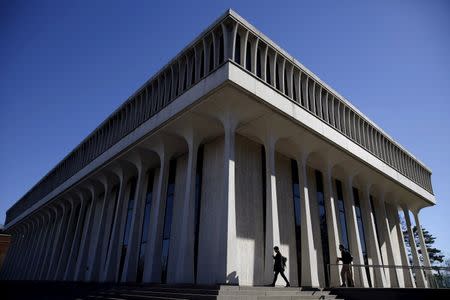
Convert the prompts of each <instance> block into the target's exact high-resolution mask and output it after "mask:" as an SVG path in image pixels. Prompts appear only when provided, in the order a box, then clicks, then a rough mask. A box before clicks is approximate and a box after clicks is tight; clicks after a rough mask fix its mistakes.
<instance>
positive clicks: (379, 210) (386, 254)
mask: <svg viewBox="0 0 450 300" xmlns="http://www.w3.org/2000/svg"><path fill="white" fill-rule="evenodd" d="M376 200H377V201H375V203H374V209H375V216H376V219H377V222H378V226H379V227H378V230H379V232H378V234H379V235H380V241H381V255H382V258H383V265H390V266H395V265H396V262H395V259H394V251H393V246H392V242H391V233H390V232H391V231H390V228H389V220H388V218H387V215H386V208H385V204H384V197H381V198H380V199H376ZM384 274H385V276H386V287H399V286H398V281H397V272H396V269H394V268H385V269H384Z"/></svg>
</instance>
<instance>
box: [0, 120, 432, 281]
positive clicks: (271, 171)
mask: <svg viewBox="0 0 450 300" xmlns="http://www.w3.org/2000/svg"><path fill="white" fill-rule="evenodd" d="M222 123H223V125H224V130H225V136H224V138H225V142H224V152H223V153H224V168H223V170H224V171H223V172H224V173H223V180H224V183H223V188H224V190H223V191H222V192H221V193H222V195H223V200H224V201H225V203H226V207H227V211H226V212H224V213H226V220H227V222H226V226H224V227H223V230H224V231H223V236H225V237H226V243H225V244H224V245H223V247H221V251H222V255H221V257H226V272H225V273H224V277H223V278H222V279H221V280H220V281H221V282H227V283H237V282H233V279H227V278H226V274H229V273H232V272H233V271H235V270H237V269H238V266H237V265H236V264H237V261H238V260H236V257H237V256H238V253H236V251H237V249H236V246H235V245H236V241H237V235H236V212H235V208H236V194H235V193H236V188H235V178H236V176H235V168H236V166H235V130H236V126H237V122H235V121H233V119H232V118H228V119H227V118H224V119H223V120H222ZM187 141H188V148H189V152H188V164H187V165H188V167H187V176H186V187H187V188H186V191H185V195H184V197H183V208H184V210H185V211H187V212H189V213H185V214H183V217H182V221H181V222H182V226H181V228H182V230H183V231H184V232H182V233H181V234H180V237H181V242H180V247H179V249H178V250H177V251H179V255H178V256H177V260H178V261H177V265H178V266H180V272H179V275H178V276H177V278H176V280H177V281H178V282H193V280H194V274H193V272H194V266H193V258H192V249H190V248H192V247H191V244H190V243H189V239H190V238H191V237H192V234H193V233H192V226H190V224H193V222H194V220H193V214H192V211H193V203H194V194H195V193H194V191H195V174H196V165H197V164H196V161H197V150H198V147H199V144H200V139H198V138H196V137H195V136H191V137H190V138H188V139H187ZM275 145H276V140H275V139H272V138H270V136H269V138H266V140H265V149H266V151H265V160H266V209H265V211H266V217H265V220H266V226H265V227H266V236H265V247H266V251H265V253H271V251H272V248H273V246H274V245H279V244H280V229H279V218H280V216H279V215H278V211H277V207H278V205H277V193H276V189H277V186H276V174H275ZM155 151H156V152H157V153H158V156H159V159H160V166H159V175H158V179H157V181H156V182H157V184H156V189H155V191H156V192H155V195H156V199H155V201H153V204H152V210H151V212H152V213H151V219H150V220H151V221H150V225H149V226H150V228H149V230H148V237H147V238H148V241H149V243H147V245H146V249H145V267H144V274H143V281H144V282H158V281H159V280H160V270H161V261H160V257H161V247H160V244H161V233H162V230H163V228H162V226H163V223H164V222H163V221H164V220H163V219H162V218H163V215H164V209H165V199H166V194H167V181H168V175H169V161H170V158H171V151H170V149H169V148H168V147H164V146H162V147H161V149H159V150H155ZM307 157H308V154H307V153H306V152H304V153H303V154H299V155H298V157H297V159H296V161H297V167H298V175H299V184H300V192H301V203H300V205H301V260H302V261H301V265H302V270H301V282H300V284H301V285H302V286H313V287H319V286H324V282H323V280H322V281H321V279H320V276H319V274H320V272H322V270H320V266H319V264H318V261H319V260H320V256H321V254H320V253H319V252H318V250H317V245H315V244H314V236H315V235H316V236H317V235H319V236H320V232H317V229H315V228H314V226H313V218H317V217H318V216H315V215H314V213H313V209H312V206H313V205H314V203H311V195H312V193H315V192H316V191H314V190H312V189H311V186H312V185H311V183H310V182H308V176H307V164H306V162H307ZM130 161H131V162H133V165H134V166H135V167H136V170H135V171H134V172H130V171H127V168H116V169H115V170H114V172H113V173H114V176H105V175H102V176H100V177H98V178H96V183H91V184H88V185H85V186H84V187H83V188H79V189H78V190H76V191H75V192H74V193H73V194H72V195H71V196H70V197H66V198H65V199H61V200H60V201H57V202H56V204H54V205H52V206H50V207H46V208H43V209H41V211H40V212H38V213H37V214H36V215H35V216H33V217H32V218H30V219H29V220H27V221H25V222H23V223H22V224H20V225H18V226H17V228H14V230H13V239H12V245H11V248H10V251H9V252H8V256H7V259H6V260H5V264H4V267H3V269H2V271H1V277H2V278H3V279H33V280H69V281H71V280H74V281H77V280H87V281H135V280H136V275H137V274H136V273H137V265H138V259H139V257H138V255H136V254H137V253H139V247H140V241H141V238H142V224H143V222H144V220H143V218H144V206H145V191H146V189H147V188H148V187H147V180H146V179H147V177H146V176H147V171H148V170H149V168H150V167H151V166H150V165H148V164H147V163H146V162H145V159H144V158H143V157H142V155H136V156H134V157H133V158H132V159H130ZM153 168H154V166H153ZM321 171H322V174H323V181H324V198H325V210H326V222H327V231H328V234H327V238H328V245H329V256H330V262H331V263H333V262H334V261H336V258H337V257H338V256H340V253H339V252H338V247H337V246H338V245H339V243H340V242H342V238H341V237H340V230H339V228H340V227H338V226H339V225H338V222H339V221H338V213H337V204H336V202H337V200H336V193H335V189H334V185H333V177H332V171H331V167H328V168H325V169H323V170H321ZM132 177H137V184H136V191H135V199H133V200H134V201H135V205H134V207H133V210H132V218H131V225H130V230H129V234H130V235H129V240H128V244H127V247H128V249H127V251H126V252H125V256H124V257H122V255H123V253H124V252H123V248H122V247H123V242H122V240H123V236H124V234H125V233H124V231H125V226H126V218H127V206H128V204H129V203H128V202H129V201H130V199H129V195H130V187H129V185H128V182H129V180H130V178H132ZM343 184H344V192H345V195H344V204H345V214H346V215H345V218H346V221H347V230H348V236H349V241H350V245H349V247H350V251H351V252H352V254H353V256H354V264H355V265H365V264H366V263H365V261H364V257H363V253H362V247H361V236H360V229H359V228H358V222H357V211H356V210H357V207H356V205H355V199H354V192H353V178H352V177H348V178H347V180H345V181H344V182H343ZM360 195H362V196H361V201H360V210H361V217H362V220H363V224H364V235H365V239H366V246H367V256H368V263H369V264H370V265H375V266H381V265H391V266H392V265H397V266H399V265H402V266H409V261H408V256H407V253H406V249H405V244H404V239H403V232H402V230H401V228H400V223H399V217H398V210H397V208H396V207H395V206H393V205H390V204H387V203H385V202H384V199H378V201H375V203H376V205H375V206H374V207H372V205H371V199H370V198H371V195H370V192H369V185H368V184H364V185H363V186H362V189H361V191H360ZM281 217H282V216H281ZM414 217H415V222H416V225H417V227H418V228H420V224H419V219H418V215H417V213H414ZM405 218H406V223H407V227H408V235H409V236H411V237H412V236H414V235H413V232H412V227H411V221H410V219H409V211H408V210H407V209H406V208H405ZM377 224H378V226H377ZM341 226H342V225H341ZM419 238H420V243H421V251H422V253H424V257H425V261H424V263H425V266H427V267H429V259H428V256H427V255H426V253H427V252H426V248H425V244H424V239H423V235H422V231H421V230H419ZM379 241H381V242H379ZM411 250H412V255H413V263H414V265H415V266H420V261H419V257H418V253H417V249H416V247H415V244H414V243H411ZM265 259H266V262H265V279H266V280H267V281H268V282H270V280H271V277H272V274H273V273H272V271H273V270H272V258H271V257H270V256H269V255H266V258H265ZM322 259H323V257H322ZM119 274H120V278H119ZM368 275H369V276H370V278H371V282H372V286H376V287H391V286H392V287H413V286H415V285H416V284H417V286H419V287H425V286H427V282H426V279H425V276H424V273H423V271H422V270H419V269H414V270H411V269H410V268H403V269H402V268H383V267H374V268H369V271H368V272H366V270H365V268H364V267H355V272H354V276H355V281H356V284H357V285H358V286H361V287H368V286H369V279H368ZM414 276H415V279H414ZM329 280H330V285H331V286H337V285H339V284H340V278H339V269H338V268H337V267H333V266H331V267H330V278H329Z"/></svg>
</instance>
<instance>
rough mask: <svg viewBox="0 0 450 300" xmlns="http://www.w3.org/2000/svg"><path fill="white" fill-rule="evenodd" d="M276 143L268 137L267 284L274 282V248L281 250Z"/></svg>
mask: <svg viewBox="0 0 450 300" xmlns="http://www.w3.org/2000/svg"><path fill="white" fill-rule="evenodd" d="M275 143H276V139H275V138H274V137H272V136H270V135H269V136H267V137H266V141H265V144H264V148H265V156H266V157H265V159H266V237H265V238H266V241H265V246H266V247H265V248H266V250H265V251H264V253H265V257H264V260H265V263H264V279H265V281H266V282H271V281H272V280H273V258H272V254H273V247H274V246H278V247H280V249H281V245H280V228H279V221H278V201H277V177H276V169H275ZM233 160H234V159H233ZM233 176H234V174H233ZM281 251H282V249H281Z"/></svg>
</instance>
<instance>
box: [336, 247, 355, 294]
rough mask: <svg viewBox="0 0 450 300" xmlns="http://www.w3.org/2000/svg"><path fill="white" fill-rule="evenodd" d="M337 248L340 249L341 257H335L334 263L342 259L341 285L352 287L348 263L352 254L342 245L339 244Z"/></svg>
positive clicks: (350, 261) (350, 269)
mask: <svg viewBox="0 0 450 300" xmlns="http://www.w3.org/2000/svg"><path fill="white" fill-rule="evenodd" d="M339 250H340V251H341V257H338V258H337V259H336V263H338V262H339V261H342V270H341V279H342V285H341V287H345V286H348V287H353V286H354V283H353V275H352V267H351V266H350V264H351V263H352V261H353V256H352V255H351V254H350V252H349V251H348V250H346V249H345V247H344V245H342V244H341V245H339Z"/></svg>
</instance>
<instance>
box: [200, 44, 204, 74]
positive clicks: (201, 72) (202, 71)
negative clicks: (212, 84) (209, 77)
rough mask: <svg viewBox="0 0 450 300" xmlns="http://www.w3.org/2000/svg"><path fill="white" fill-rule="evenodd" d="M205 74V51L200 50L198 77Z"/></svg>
mask: <svg viewBox="0 0 450 300" xmlns="http://www.w3.org/2000/svg"><path fill="white" fill-rule="evenodd" d="M203 76H205V52H204V51H203V50H202V52H201V53H200V78H203Z"/></svg>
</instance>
